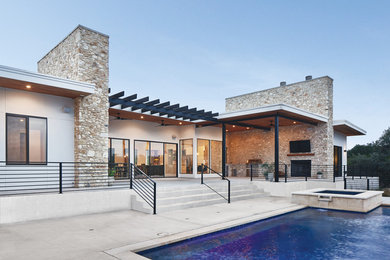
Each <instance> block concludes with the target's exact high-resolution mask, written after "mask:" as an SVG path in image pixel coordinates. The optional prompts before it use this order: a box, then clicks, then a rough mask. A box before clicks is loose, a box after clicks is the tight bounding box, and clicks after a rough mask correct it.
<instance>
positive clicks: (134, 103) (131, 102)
mask: <svg viewBox="0 0 390 260" xmlns="http://www.w3.org/2000/svg"><path fill="white" fill-rule="evenodd" d="M124 96H125V93H124V91H122V92H119V93H117V94H114V95H111V96H110V97H109V103H110V108H112V107H114V106H117V105H120V106H121V110H123V111H130V112H135V111H139V112H140V113H149V114H150V115H153V116H159V117H163V116H166V117H167V118H171V119H175V120H185V121H189V122H191V123H193V124H197V125H199V126H202V127H206V126H216V125H221V126H222V176H224V177H225V176H226V125H234V126H241V127H246V128H253V129H261V130H265V131H270V130H271V128H272V126H273V127H274V128H275V135H274V139H275V181H276V182H278V181H279V126H280V118H284V119H287V120H293V121H294V122H295V121H296V122H301V123H305V124H310V125H317V122H316V121H313V120H308V119H304V118H300V117H297V116H292V115H291V114H289V113H284V112H283V111H279V112H278V111H276V112H274V113H268V114H266V115H254V116H246V117H244V118H237V117H236V118H224V119H223V118H218V116H219V113H213V112H212V111H208V112H205V110H198V109H197V108H189V107H188V106H180V105H179V104H174V105H171V103H170V102H169V101H167V102H160V100H159V99H155V100H152V101H150V100H149V97H143V98H138V99H137V94H133V95H130V96H126V97H124ZM124 109H127V110H124ZM266 118H272V119H273V122H274V123H273V124H272V125H271V126H264V125H255V124H252V123H247V122H248V121H253V120H259V119H266Z"/></svg>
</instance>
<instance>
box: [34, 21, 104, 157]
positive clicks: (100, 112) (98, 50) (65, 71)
mask: <svg viewBox="0 0 390 260" xmlns="http://www.w3.org/2000/svg"><path fill="white" fill-rule="evenodd" d="M108 38H109V37H108V36H107V35H104V34H102V33H99V32H96V31H94V30H91V29H89V28H86V27H84V26H81V25H79V26H77V27H76V28H75V29H74V30H73V31H72V32H71V33H70V34H69V35H68V36H67V37H66V38H65V39H64V40H62V41H61V42H60V43H59V44H58V45H57V46H56V47H54V48H53V49H52V50H51V51H50V52H49V53H48V54H46V55H45V56H44V57H43V58H42V59H41V60H40V61H39V62H38V72H39V73H43V74H49V75H53V76H57V77H62V78H67V79H72V80H77V81H83V82H88V83H92V84H95V93H94V94H91V95H88V96H85V97H78V98H76V99H75V100H74V154H75V155H74V160H75V162H107V161H108V118H109V116H108V108H109V103H108V72H109V69H108V45H109V41H108V40H109V39H108Z"/></svg>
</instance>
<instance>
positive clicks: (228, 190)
mask: <svg viewBox="0 0 390 260" xmlns="http://www.w3.org/2000/svg"><path fill="white" fill-rule="evenodd" d="M228 203H230V181H228Z"/></svg>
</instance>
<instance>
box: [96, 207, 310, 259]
mask: <svg viewBox="0 0 390 260" xmlns="http://www.w3.org/2000/svg"><path fill="white" fill-rule="evenodd" d="M304 208H307V206H305V205H294V206H289V207H286V208H282V209H276V210H272V211H268V212H265V213H260V214H255V215H252V216H249V217H244V218H239V219H235V220H231V221H228V222H224V223H220V224H215V225H211V226H205V227H201V228H198V229H193V230H189V231H184V232H180V233H176V234H172V235H168V236H166V237H161V238H155V239H151V240H147V241H142V242H138V243H134V244H130V245H126V246H122V247H118V248H112V249H109V250H106V251H104V252H105V253H106V254H108V255H111V256H113V257H116V258H118V259H148V258H146V257H143V256H141V255H138V254H137V252H141V251H144V250H148V249H152V248H155V247H160V246H164V245H168V244H172V243H176V242H179V241H183V240H186V239H190V238H194V237H198V236H202V235H206V234H209V233H214V232H217V231H221V230H225V229H229V228H233V227H237V226H240V225H245V224H248V223H251V222H255V221H259V220H264V219H268V218H272V217H276V216H279V215H283V214H286V213H290V212H294V211H297V210H301V209H304Z"/></svg>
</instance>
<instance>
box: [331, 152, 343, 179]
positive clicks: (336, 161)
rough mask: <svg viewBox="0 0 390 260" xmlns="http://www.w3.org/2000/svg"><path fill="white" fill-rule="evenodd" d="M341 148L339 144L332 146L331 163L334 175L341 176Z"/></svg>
mask: <svg viewBox="0 0 390 260" xmlns="http://www.w3.org/2000/svg"><path fill="white" fill-rule="evenodd" d="M342 158H343V148H342V147H341V146H334V148H333V165H334V175H335V176H336V177H341V176H342V171H343V170H342V168H343V166H342V165H343V162H342V160H343V159H342Z"/></svg>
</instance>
